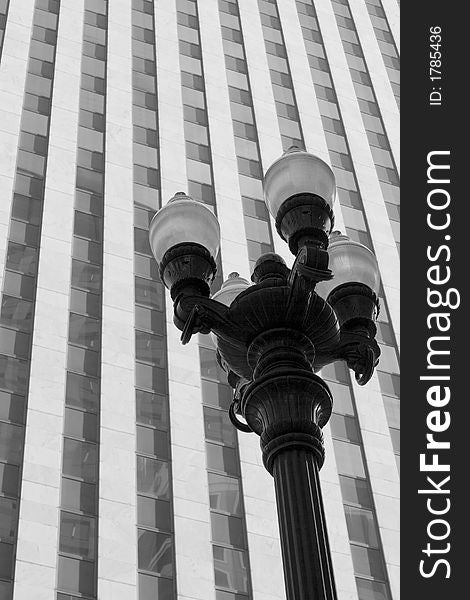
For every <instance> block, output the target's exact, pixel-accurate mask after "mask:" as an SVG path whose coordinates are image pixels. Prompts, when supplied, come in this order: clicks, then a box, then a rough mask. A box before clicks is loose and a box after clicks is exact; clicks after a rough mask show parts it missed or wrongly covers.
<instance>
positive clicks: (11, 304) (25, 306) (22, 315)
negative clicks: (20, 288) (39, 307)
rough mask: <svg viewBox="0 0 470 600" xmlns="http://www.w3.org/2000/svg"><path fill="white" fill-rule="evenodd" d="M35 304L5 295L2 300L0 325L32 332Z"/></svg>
mask: <svg viewBox="0 0 470 600" xmlns="http://www.w3.org/2000/svg"><path fill="white" fill-rule="evenodd" d="M32 319H33V304H32V303H31V302H28V301H27V300H20V299H19V298H12V297H11V296H6V295H4V296H3V298H2V304H1V312H0V323H1V324H2V325H7V326H9V327H14V328H15V329H20V330H23V331H28V332H29V331H31V326H32Z"/></svg>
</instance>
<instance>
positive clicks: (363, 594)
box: [356, 578, 389, 600]
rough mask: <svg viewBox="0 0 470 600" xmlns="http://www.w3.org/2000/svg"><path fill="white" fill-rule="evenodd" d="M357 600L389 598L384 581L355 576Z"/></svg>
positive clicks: (383, 599) (386, 599)
mask: <svg viewBox="0 0 470 600" xmlns="http://www.w3.org/2000/svg"><path fill="white" fill-rule="evenodd" d="M356 584H357V591H358V594H359V600H389V595H388V592H387V588H386V586H385V584H384V583H379V582H378V581H369V580H368V579H359V578H356Z"/></svg>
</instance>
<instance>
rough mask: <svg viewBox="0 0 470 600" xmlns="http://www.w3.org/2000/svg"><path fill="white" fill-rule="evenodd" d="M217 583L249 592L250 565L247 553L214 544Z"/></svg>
mask: <svg viewBox="0 0 470 600" xmlns="http://www.w3.org/2000/svg"><path fill="white" fill-rule="evenodd" d="M212 552H213V556H214V574H215V585H216V586H220V587H223V588H228V589H231V590H234V591H236V592H242V593H248V565H247V560H246V553H245V552H240V551H238V550H230V549H229V548H222V547H220V546H212Z"/></svg>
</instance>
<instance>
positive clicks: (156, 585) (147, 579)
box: [139, 573, 174, 600]
mask: <svg viewBox="0 0 470 600" xmlns="http://www.w3.org/2000/svg"><path fill="white" fill-rule="evenodd" d="M173 598H174V594H173V580H172V579H166V578H164V577H152V576H151V575H144V574H143V573H139V600H173Z"/></svg>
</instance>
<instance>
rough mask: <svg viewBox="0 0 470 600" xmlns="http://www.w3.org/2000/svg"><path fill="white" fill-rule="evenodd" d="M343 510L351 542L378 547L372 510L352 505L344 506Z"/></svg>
mask: <svg viewBox="0 0 470 600" xmlns="http://www.w3.org/2000/svg"><path fill="white" fill-rule="evenodd" d="M344 511H345V513H346V523H347V526H348V533H349V539H350V540H351V542H357V543H359V544H365V545H366V546H371V547H372V548H378V547H379V538H378V535H377V527H376V525H375V522H374V516H373V514H372V512H371V511H370V510H363V509H361V508H355V507H354V506H345V507H344Z"/></svg>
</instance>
